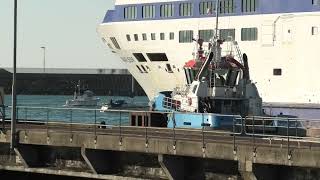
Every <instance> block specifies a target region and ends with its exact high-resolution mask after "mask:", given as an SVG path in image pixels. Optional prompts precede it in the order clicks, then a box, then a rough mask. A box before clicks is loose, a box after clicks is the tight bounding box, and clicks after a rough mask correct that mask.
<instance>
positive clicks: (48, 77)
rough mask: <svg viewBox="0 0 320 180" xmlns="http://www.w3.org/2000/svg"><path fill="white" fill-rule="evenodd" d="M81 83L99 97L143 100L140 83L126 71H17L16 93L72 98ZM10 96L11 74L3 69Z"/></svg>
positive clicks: (0, 81) (0, 83)
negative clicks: (76, 87) (128, 97)
mask: <svg viewBox="0 0 320 180" xmlns="http://www.w3.org/2000/svg"><path fill="white" fill-rule="evenodd" d="M79 80H80V81H81V88H82V89H83V90H85V89H90V90H92V91H93V92H94V93H95V94H96V95H111V96H144V95H145V93H144V91H143V89H142V88H141V86H140V85H139V83H137V81H136V80H135V79H134V78H133V77H132V75H131V74H130V73H128V71H127V70H108V71H106V70H105V71H103V70H100V71H99V70H98V71H89V70H83V71H81V70H79V71H74V70H65V71H62V70H50V69H48V70H47V71H46V72H45V73H41V71H40V70H20V71H17V93H18V94H26V95H29V94H30V95H71V94H73V93H74V90H75V86H76V84H77V83H78V81H79ZM1 86H2V87H3V88H4V91H5V93H6V94H10V93H11V86H12V73H11V72H10V70H6V69H0V87H1Z"/></svg>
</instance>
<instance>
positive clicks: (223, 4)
mask: <svg viewBox="0 0 320 180" xmlns="http://www.w3.org/2000/svg"><path fill="white" fill-rule="evenodd" d="M234 9H235V3H234V0H221V1H220V10H219V11H220V14H229V13H234Z"/></svg>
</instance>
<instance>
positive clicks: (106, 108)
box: [100, 104, 109, 112]
mask: <svg viewBox="0 0 320 180" xmlns="http://www.w3.org/2000/svg"><path fill="white" fill-rule="evenodd" d="M108 109H109V106H108V104H104V105H102V106H101V108H100V112H106V111H107V110H108Z"/></svg>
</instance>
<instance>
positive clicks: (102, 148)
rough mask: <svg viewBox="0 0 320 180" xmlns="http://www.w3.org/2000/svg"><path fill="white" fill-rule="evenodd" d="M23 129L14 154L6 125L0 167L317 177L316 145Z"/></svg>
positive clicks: (166, 175) (104, 175)
mask: <svg viewBox="0 0 320 180" xmlns="http://www.w3.org/2000/svg"><path fill="white" fill-rule="evenodd" d="M27 131H28V133H26V132H24V130H20V131H19V133H18V137H19V138H18V139H17V141H18V144H19V146H17V147H16V150H15V153H14V154H12V152H11V154H10V151H9V144H8V142H9V140H10V131H5V132H3V133H2V135H0V169H3V170H13V171H26V172H34V173H42V174H55V175H64V176H76V177H88V178H99V179H108V178H111V177H112V178H114V177H115V178H120V179H121V178H122V179H125V178H127V177H131V178H146V179H159V178H160V179H178V180H179V179H216V180H220V179H221V180H222V179H244V180H247V179H248V180H249V179H250V180H251V179H258V180H260V179H262V180H264V179H270V177H272V179H284V180H286V179H288V180H289V179H294V180H305V179H307V180H309V179H310V180H313V179H320V170H319V168H320V164H319V163H320V160H319V158H320V151H319V148H317V147H310V148H309V149H305V148H303V147H301V148H295V149H293V152H292V154H291V157H290V159H288V154H287V153H288V151H287V149H286V148H281V147H280V146H279V147H274V146H261V145H260V146H259V147H258V148H256V149H253V148H252V144H247V145H245V144H237V148H236V151H234V146H233V144H228V143H221V142H214V141H212V142H207V143H206V146H205V149H203V148H202V147H203V145H202V142H199V141H190V140H181V139H178V140H176V142H175V143H173V141H172V139H170V138H166V137H163V138H149V139H148V141H147V142H148V145H146V139H145V137H132V136H130V135H128V136H126V135H122V137H121V138H120V137H119V136H118V135H115V134H113V135H108V134H104V135H102V134H97V136H96V137H95V135H94V134H91V133H83V132H77V131H73V132H72V136H70V133H67V132H60V131H51V132H50V136H47V133H48V132H46V131H42V130H27ZM158 131H160V130H158ZM26 135H27V136H26ZM48 137H49V138H48ZM70 137H71V138H72V139H71V138H70ZM173 144H175V146H173ZM22 167H23V168H22ZM112 178H111V179H112Z"/></svg>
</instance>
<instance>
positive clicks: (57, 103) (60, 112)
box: [5, 95, 149, 124]
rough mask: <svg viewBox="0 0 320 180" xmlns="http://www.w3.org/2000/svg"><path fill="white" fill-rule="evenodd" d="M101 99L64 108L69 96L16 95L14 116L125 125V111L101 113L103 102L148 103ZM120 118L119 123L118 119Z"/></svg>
mask: <svg viewBox="0 0 320 180" xmlns="http://www.w3.org/2000/svg"><path fill="white" fill-rule="evenodd" d="M98 97H99V98H100V102H99V105H98V106H97V107H85V108H70V107H65V106H64V105H65V102H66V100H68V99H72V96H48V95H18V96H17V106H18V109H17V117H18V119H19V120H36V121H59V122H73V123H95V122H97V123H101V122H102V121H104V122H106V124H119V123H122V124H127V122H128V120H129V118H128V113H125V112H122V113H119V112H112V113H111V112H100V111H99V109H100V107H101V105H102V104H103V103H108V102H110V100H111V99H112V100H125V101H126V102H127V103H128V104H129V105H130V106H134V105H136V106H140V107H141V106H147V105H148V102H149V100H148V98H147V97H144V96H138V97H133V98H129V97H120V96H98ZM5 104H6V105H7V106H11V96H9V95H8V96H5ZM10 113H11V109H10V108H7V109H6V116H7V117H10ZM120 120H121V122H120Z"/></svg>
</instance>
